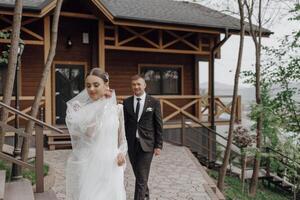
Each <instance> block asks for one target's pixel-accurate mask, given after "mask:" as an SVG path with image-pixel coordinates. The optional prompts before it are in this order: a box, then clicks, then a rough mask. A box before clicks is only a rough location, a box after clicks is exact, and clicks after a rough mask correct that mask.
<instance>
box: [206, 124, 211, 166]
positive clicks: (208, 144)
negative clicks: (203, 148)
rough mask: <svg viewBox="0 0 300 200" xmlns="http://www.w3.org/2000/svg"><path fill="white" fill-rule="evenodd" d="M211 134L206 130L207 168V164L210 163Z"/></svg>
mask: <svg viewBox="0 0 300 200" xmlns="http://www.w3.org/2000/svg"><path fill="white" fill-rule="evenodd" d="M211 147H212V145H211V134H210V130H207V166H209V163H210V161H211Z"/></svg>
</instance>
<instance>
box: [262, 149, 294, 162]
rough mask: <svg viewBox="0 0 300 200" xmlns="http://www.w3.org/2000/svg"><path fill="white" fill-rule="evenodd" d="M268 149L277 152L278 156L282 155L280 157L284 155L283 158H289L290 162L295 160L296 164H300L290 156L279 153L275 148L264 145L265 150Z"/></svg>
mask: <svg viewBox="0 0 300 200" xmlns="http://www.w3.org/2000/svg"><path fill="white" fill-rule="evenodd" d="M268 149H269V150H271V151H273V152H274V153H276V154H279V155H280V156H282V157H284V158H286V159H288V160H290V161H291V162H295V163H297V164H298V165H300V163H298V162H297V161H295V160H293V159H292V158H290V157H288V156H286V155H284V154H282V153H280V152H279V151H277V150H275V149H273V148H271V147H266V150H268ZM284 164H285V163H284Z"/></svg>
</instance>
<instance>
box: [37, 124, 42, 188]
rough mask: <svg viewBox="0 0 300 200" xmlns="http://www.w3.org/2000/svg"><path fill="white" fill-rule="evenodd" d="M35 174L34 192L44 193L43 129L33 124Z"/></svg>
mask: <svg viewBox="0 0 300 200" xmlns="http://www.w3.org/2000/svg"><path fill="white" fill-rule="evenodd" d="M35 144H36V147H35V154H36V159H35V173H36V192H37V193H43V192H44V135H43V127H42V126H40V125H38V124H35Z"/></svg>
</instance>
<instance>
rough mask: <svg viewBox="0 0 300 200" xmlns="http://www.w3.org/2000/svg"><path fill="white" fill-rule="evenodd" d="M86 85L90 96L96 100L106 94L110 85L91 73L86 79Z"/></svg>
mask: <svg viewBox="0 0 300 200" xmlns="http://www.w3.org/2000/svg"><path fill="white" fill-rule="evenodd" d="M85 87H86V90H87V92H88V94H89V96H90V98H91V99H92V100H94V101H96V100H98V99H100V98H102V97H103V96H104V94H105V92H106V90H107V87H108V86H107V84H105V83H104V81H103V80H102V79H101V78H99V77H98V76H94V75H89V76H87V77H86V79H85Z"/></svg>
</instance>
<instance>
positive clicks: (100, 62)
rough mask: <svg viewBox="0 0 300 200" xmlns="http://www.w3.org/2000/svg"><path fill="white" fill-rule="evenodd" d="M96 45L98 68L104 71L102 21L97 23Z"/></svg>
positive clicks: (103, 32) (103, 28)
mask: <svg viewBox="0 0 300 200" xmlns="http://www.w3.org/2000/svg"><path fill="white" fill-rule="evenodd" d="M98 43H99V44H98V51H99V52H98V53H99V57H98V59H99V61H98V63H99V67H100V68H101V69H103V70H105V27H104V21H103V19H99V21H98Z"/></svg>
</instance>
